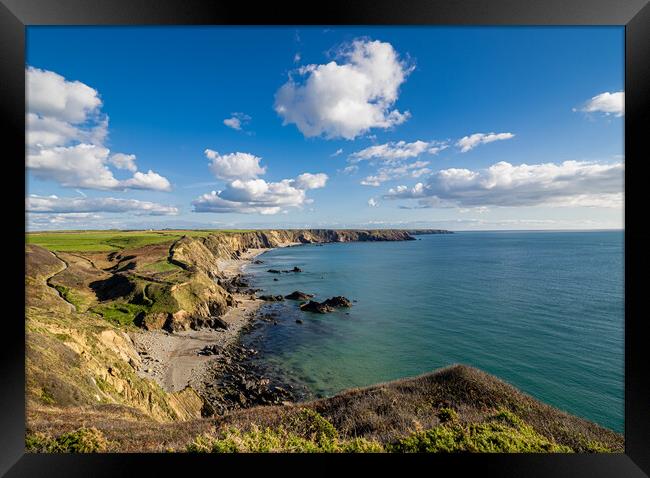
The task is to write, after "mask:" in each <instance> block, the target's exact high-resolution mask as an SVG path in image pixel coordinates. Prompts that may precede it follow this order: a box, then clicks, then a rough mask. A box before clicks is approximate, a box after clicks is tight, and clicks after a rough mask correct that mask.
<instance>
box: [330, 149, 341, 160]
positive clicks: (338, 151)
mask: <svg viewBox="0 0 650 478" xmlns="http://www.w3.org/2000/svg"><path fill="white" fill-rule="evenodd" d="M341 153H343V148H339V149H337V150H336V151H334V152H333V153H332V154H330V156H331V157H332V158H335V157H337V156H338V155H340V154H341Z"/></svg>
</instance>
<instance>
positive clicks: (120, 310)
mask: <svg viewBox="0 0 650 478" xmlns="http://www.w3.org/2000/svg"><path fill="white" fill-rule="evenodd" d="M90 310H91V312H95V313H97V314H99V315H101V316H102V317H103V318H104V319H106V320H108V321H110V322H112V323H114V324H115V325H127V326H128V325H133V320H134V319H135V317H136V316H137V315H138V314H139V313H140V312H148V311H149V306H146V305H140V304H129V303H128V302H119V301H118V302H111V303H109V304H102V305H98V306H95V307H93V308H91V309H90Z"/></svg>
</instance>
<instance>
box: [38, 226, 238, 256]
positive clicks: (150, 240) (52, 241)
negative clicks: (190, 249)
mask: <svg viewBox="0 0 650 478" xmlns="http://www.w3.org/2000/svg"><path fill="white" fill-rule="evenodd" d="M239 232H247V230H244V229H224V230H164V231H118V230H110V231H58V232H30V233H27V235H26V241H27V243H28V244H36V245H38V246H41V247H44V248H46V249H49V250H51V251H61V252H111V251H118V250H122V249H130V248H135V247H142V246H146V245H150V244H160V243H164V242H171V241H174V240H176V239H180V238H181V237H183V236H190V237H205V236H208V235H210V234H215V233H239Z"/></svg>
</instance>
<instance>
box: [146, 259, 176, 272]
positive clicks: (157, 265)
mask: <svg viewBox="0 0 650 478" xmlns="http://www.w3.org/2000/svg"><path fill="white" fill-rule="evenodd" d="M142 269H143V270H145V271H152V272H171V271H178V270H183V269H182V267H179V266H177V265H176V264H172V263H171V262H169V261H168V260H167V259H162V260H160V261H157V262H152V263H151V264H147V265H146V266H144V267H142Z"/></svg>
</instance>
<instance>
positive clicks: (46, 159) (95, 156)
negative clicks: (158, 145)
mask: <svg viewBox="0 0 650 478" xmlns="http://www.w3.org/2000/svg"><path fill="white" fill-rule="evenodd" d="M109 153H110V151H109V150H108V148H105V147H103V146H96V145H93V144H85V143H81V144H77V145H75V146H68V147H64V146H55V147H52V148H44V149H37V150H36V151H33V152H30V153H29V154H28V155H27V167H28V168H29V169H30V170H31V172H32V174H33V175H34V176H35V177H37V178H39V179H43V180H52V181H56V182H57V183H59V184H60V185H61V186H63V187H70V188H87V189H100V190H101V189H103V190H107V189H151V190H157V191H169V190H170V189H171V185H170V184H169V181H168V180H167V179H165V178H164V177H162V176H160V175H159V174H157V173H154V172H153V171H151V170H149V172H148V173H146V174H143V173H140V172H136V173H135V174H134V175H133V177H132V178H130V179H126V180H118V179H116V178H115V176H114V175H113V173H112V172H111V171H110V170H109V169H108V166H107V163H108V162H109Z"/></svg>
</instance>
